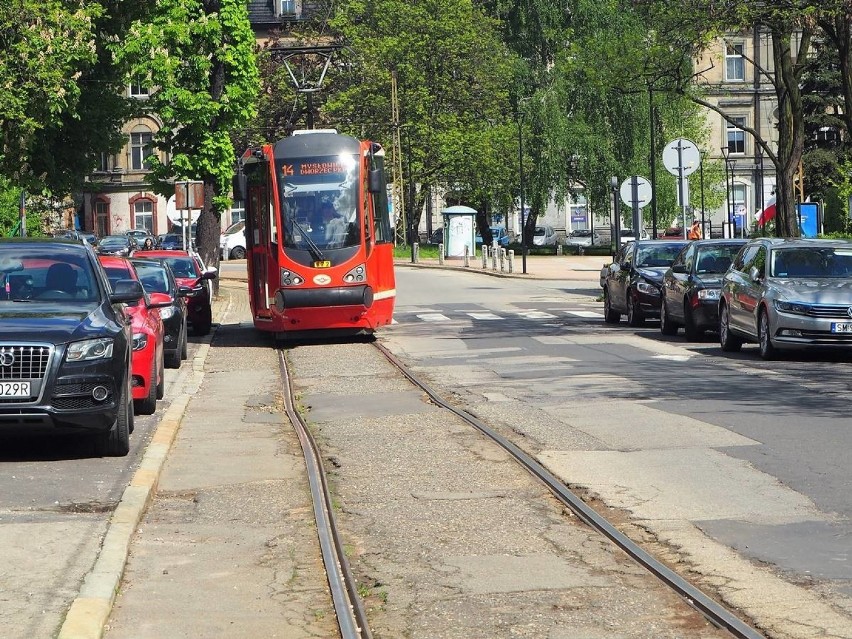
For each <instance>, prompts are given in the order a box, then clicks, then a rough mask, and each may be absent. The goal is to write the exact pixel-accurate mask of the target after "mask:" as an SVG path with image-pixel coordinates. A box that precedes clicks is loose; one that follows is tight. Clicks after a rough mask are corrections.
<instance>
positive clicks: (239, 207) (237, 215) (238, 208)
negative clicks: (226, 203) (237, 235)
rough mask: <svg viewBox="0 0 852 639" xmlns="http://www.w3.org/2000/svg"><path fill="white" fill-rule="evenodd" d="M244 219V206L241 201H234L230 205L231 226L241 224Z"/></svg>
mask: <svg viewBox="0 0 852 639" xmlns="http://www.w3.org/2000/svg"><path fill="white" fill-rule="evenodd" d="M245 219H246V206H245V203H244V202H243V201H242V200H234V203H233V204H232V205H231V224H236V223H237V222H243V221H244V220H245Z"/></svg>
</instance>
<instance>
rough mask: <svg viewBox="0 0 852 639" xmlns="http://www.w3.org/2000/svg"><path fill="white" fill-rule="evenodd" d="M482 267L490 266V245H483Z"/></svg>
mask: <svg viewBox="0 0 852 639" xmlns="http://www.w3.org/2000/svg"><path fill="white" fill-rule="evenodd" d="M482 268H488V247H487V246H485V244H483V245H482Z"/></svg>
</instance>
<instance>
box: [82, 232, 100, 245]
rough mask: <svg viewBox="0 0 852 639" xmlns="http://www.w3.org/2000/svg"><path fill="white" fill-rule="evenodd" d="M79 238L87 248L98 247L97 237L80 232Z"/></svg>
mask: <svg viewBox="0 0 852 639" xmlns="http://www.w3.org/2000/svg"><path fill="white" fill-rule="evenodd" d="M80 237H81V238H82V239H84V240H86V241H87V242H88V243H89V246H93V247H96V246H97V245H98V236H97V235H95V234H94V233H90V232H89V231H82V232H81V233H80Z"/></svg>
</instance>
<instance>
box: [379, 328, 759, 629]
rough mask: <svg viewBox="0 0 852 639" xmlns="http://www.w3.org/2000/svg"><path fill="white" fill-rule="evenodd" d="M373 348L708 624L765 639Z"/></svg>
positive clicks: (506, 443) (508, 444)
mask: <svg viewBox="0 0 852 639" xmlns="http://www.w3.org/2000/svg"><path fill="white" fill-rule="evenodd" d="M373 345H374V346H375V348H376V349H377V350H378V351H379V352H380V353H381V354H382V355H383V356H384V357H385V358H386V359H387V360H388V361H389V362H390V363H391V364H392V365H393V366H394V367H395V368H396V369H397V370H399V371H400V372H401V373H402V375H404V376H405V377H406V379H408V380H409V381H410V382H411V383H412V384H414V385H415V386H416V387H417V388H419V389H420V390H422V391H423V392H424V393H426V394H427V395H428V396H429V398H430V399H431V400H432V401H433V402H434V403H435V404H436V405H438V406H440V407H441V408H443V409H445V410H448V411H450V412H451V413H453V414H454V415H456V416H457V417H458V418H460V419H461V420H463V421H464V422H466V423H467V424H469V425H471V426H473V427H474V428H475V429H477V430H478V431H479V432H481V433H482V434H483V435H485V436H486V437H488V438H489V439H490V440H492V441H493V442H494V443H496V444H497V445H499V446H500V447H501V448H502V449H503V450H505V451H506V452H507V453H508V454H509V455H510V456H511V457H512V458H513V459H514V460H515V461H516V462H518V463H519V464H520V465H521V466H523V467H524V469H525V470H527V471H528V472H529V473H530V474H531V475H532V476H533V477H535V478H536V479H538V480H539V481H541V482H542V483H543V484H544V485H545V486H546V487H547V488H548V490H550V492H551V494H552V495H553V496H554V497H555V498H556V499H557V500H558V501H559V502H560V503H561V504H563V505H564V506H566V507H567V508H569V509H570V510H571V511H572V512H573V513H574V514H575V515H576V516H577V517H578V518H580V519H581V520H582V521H583V522H585V523H586V524H587V525H588V526H590V527H591V528H593V529H594V530H596V531H597V532H598V533H600V534H601V535H603V536H605V537H606V538H607V539H609V540H610V541H611V542H612V543H614V544H615V545H616V546H617V547H618V548H620V549H621V550H622V551H623V552H624V553H625V554H627V555H628V556H629V557H630V558H631V559H633V560H634V561H635V562H636V563H638V564H639V565H641V566H642V567H643V568H645V569H646V570H647V571H648V572H650V573H651V574H652V575H653V576H654V577H656V578H657V579H658V580H659V581H661V582H662V583H663V584H664V585H665V586H667V587H668V588H670V589H671V590H673V591H674V592H675V593H676V594H677V595H679V596H680V597H681V598H682V599H683V600H684V601H685V602H686V603H687V604H688V605H689V606H691V607H692V608H694V609H696V610H698V611H699V612H700V613H701V614H702V615H703V616H704V617H705V618H706V619H707V620H708V621H709V622H710V623H711V624H713V625H714V626H716V627H718V628H721V629H723V630H726V631H728V632H729V633H730V634H731V636H733V637H736V638H737V639H763V638H764V635H762V634H761V633H760V632H758V631H757V630H755V629H754V628H752V627H751V626H749V625H748V624H746V623H745V622H744V621H742V620H741V619H740V618H739V617H737V616H736V615H735V614H734V613H732V612H731V611H730V610H728V609H727V608H725V607H724V606H722V605H721V604H720V603H718V602H717V601H716V600H714V599H713V598H712V597H711V596H709V595H707V594H706V593H704V592H703V591H701V590H700V589H699V588H697V587H696V586H694V585H693V584H691V583H690V582H689V581H687V580H686V579H684V578H683V577H682V576H681V575H679V574H678V573H677V572H675V571H674V570H672V569H671V568H669V567H668V566H666V565H665V564H663V563H662V562H660V561H659V560H658V559H656V558H655V557H653V556H652V555H651V554H650V553H648V552H647V551H645V550H644V549H643V548H641V547H640V546H639V545H638V544H636V543H635V542H634V541H633V540H631V539H630V538H629V537H627V536H626V535H624V534H623V533H622V532H620V531H619V530H618V529H617V528H616V527H615V526H613V525H612V524H611V523H610V522H609V521H608V520H607V519H606V518H604V517H603V516H601V515H600V514H599V513H598V512H596V511H595V510H594V509H592V508H591V507H590V506H589V505H588V504H586V503H585V502H584V501H583V500H582V498H580V497H579V496H578V495H577V494H576V493H574V492H572V491H571V490H569V489H568V488H567V487H566V486H565V484H564V483H563V482H562V481H560V480H559V478H557V477H556V476H555V475H553V474H552V473H551V472H550V471H549V470H547V469H546V468H545V467H544V466H543V465H541V464H540V463H539V462H537V461H536V460H535V459H533V458H532V457H531V456H530V455H528V454H527V453H526V452H524V451H523V450H522V449H521V448H519V447H518V446H516V445H515V444H513V443H512V442H511V441H509V440H508V439H507V438H506V437H504V436H503V435H501V434H500V433H498V432H497V431H496V430H494V429H493V428H491V427H490V426H488V425H487V424H485V423H484V422H483V421H482V420H480V419H478V418H476V417H475V416H473V415H471V414H469V413H467V412H466V411H464V410H462V409H460V408H458V407H456V406H454V405H453V404H451V403H449V402H448V401H447V400H445V399H444V398H443V397H442V396H441V395H440V394H439V393H438V392H437V391H435V390H434V389H433V388H432V387H431V386H429V385H428V384H427V383H426V382H424V381H423V380H421V379H420V378H419V377H418V376H417V375H415V374H414V373H413V372H412V371H411V370H410V369H409V368H408V367H407V366H406V365H405V364H403V363H402V362H401V361H400V360H399V359H398V358H397V357H396V356H395V355H393V353H391V352H390V351H389V350H388V349H387V348H385V347H384V346H383V345H382V344H380V343H378V342H374V343H373Z"/></svg>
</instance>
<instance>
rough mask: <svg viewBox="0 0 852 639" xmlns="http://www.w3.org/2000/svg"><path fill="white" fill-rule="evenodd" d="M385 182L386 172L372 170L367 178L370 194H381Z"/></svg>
mask: <svg viewBox="0 0 852 639" xmlns="http://www.w3.org/2000/svg"><path fill="white" fill-rule="evenodd" d="M384 181H385V176H384V171H382V170H381V169H370V171H369V173H368V176H367V189H368V190H369V191H370V193H381V192H382V186H383V184H384Z"/></svg>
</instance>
